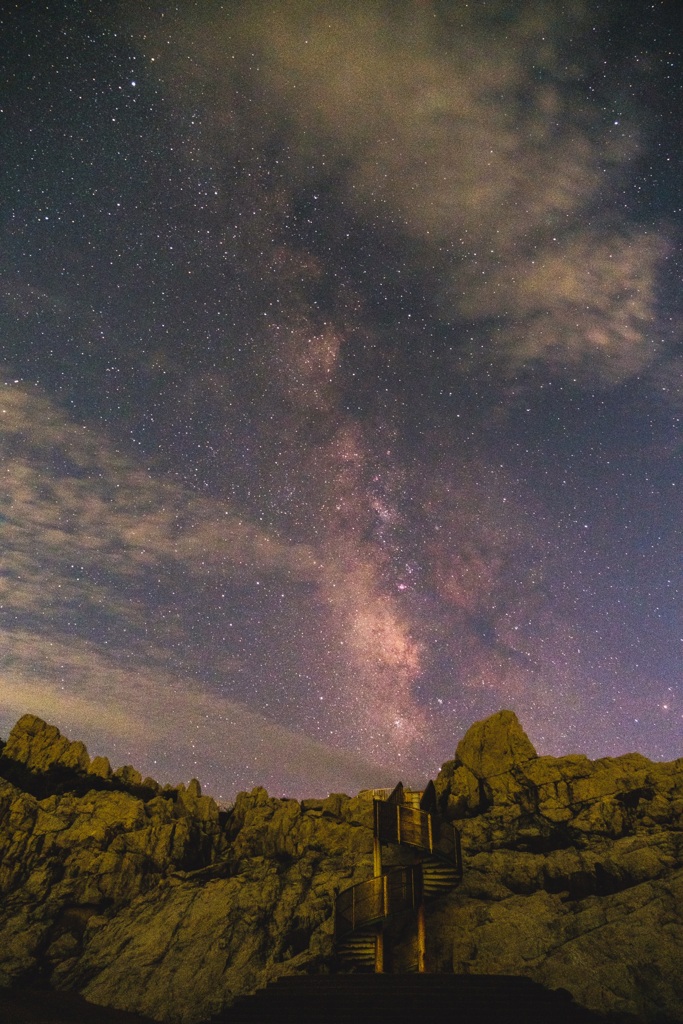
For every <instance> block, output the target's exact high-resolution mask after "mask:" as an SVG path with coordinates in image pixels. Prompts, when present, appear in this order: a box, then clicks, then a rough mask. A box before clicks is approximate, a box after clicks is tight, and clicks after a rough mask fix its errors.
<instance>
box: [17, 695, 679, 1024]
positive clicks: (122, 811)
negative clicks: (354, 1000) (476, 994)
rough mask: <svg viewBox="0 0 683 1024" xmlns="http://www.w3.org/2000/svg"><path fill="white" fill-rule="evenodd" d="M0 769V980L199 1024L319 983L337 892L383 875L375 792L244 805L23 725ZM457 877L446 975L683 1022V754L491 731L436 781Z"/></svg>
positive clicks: (247, 800)
mask: <svg viewBox="0 0 683 1024" xmlns="http://www.w3.org/2000/svg"><path fill="white" fill-rule="evenodd" d="M1 753H2V756H1V757H0V896H1V902H0V972H1V973H0V981H1V982H2V983H4V984H9V983H11V982H13V981H21V980H27V979H29V978H31V977H35V976H36V975H37V974H40V975H42V976H43V977H45V978H48V979H49V981H50V983H51V984H52V985H53V986H55V987H57V988H61V989H65V990H71V991H78V992H80V993H82V994H83V995H85V996H86V998H87V999H89V1000H91V1001H92V1002H95V1003H101V1004H102V1005H109V1006H116V1007H118V1008H121V1009H124V1010H133V1011H136V1012H140V1013H144V1014H147V1015H149V1016H150V1017H153V1018H155V1019H157V1020H162V1021H169V1022H171V1021H173V1022H182V1024H194V1022H198V1021H200V1020H203V1019H205V1018H207V1017H209V1016H210V1015H211V1014H212V1013H214V1012H216V1011H217V1010H219V1009H220V1008H221V1007H222V1006H224V1005H227V1004H229V1003H230V1002H232V1001H233V1000H234V998H236V997H237V996H238V995H241V994H243V993H245V992H249V991H253V990H255V989H256V988H258V987H261V986H263V985H264V984H265V983H267V982H268V981H270V980H274V979H275V978H277V977H280V976H282V975H286V974H292V973H301V972H306V971H314V970H318V969H320V968H321V967H324V965H326V964H328V963H329V958H330V956H331V954H332V952H333V934H332V915H333V906H334V898H335V894H336V893H337V892H338V891H339V890H340V889H341V888H345V887H346V886H348V885H351V884H353V883H355V882H356V881H360V880H362V879H363V878H367V877H369V876H370V875H371V874H372V802H371V799H369V797H368V796H366V795H362V794H361V795H359V796H358V797H354V798H349V797H347V796H344V795H340V794H336V795H332V796H330V797H328V798H327V799H326V800H306V801H303V802H298V801H295V800H276V799H272V798H271V797H269V796H268V794H267V793H266V792H265V790H263V789H255V790H253V791H252V792H251V793H249V794H245V793H243V794H240V795H239V797H238V798H237V801H236V803H235V805H234V807H232V808H231V809H230V810H229V811H219V808H218V807H217V806H216V804H215V803H214V801H213V800H211V799H210V798H208V797H204V796H202V795H201V791H200V788H199V784H198V783H196V782H193V783H191V784H190V786H188V787H187V788H185V787H177V788H173V789H171V788H169V787H165V788H161V787H159V785H158V784H157V783H155V782H154V780H151V779H145V780H142V779H141V778H140V776H139V773H137V772H135V770H134V769H130V768H124V769H123V770H121V769H119V770H117V771H116V772H112V771H111V768H110V766H109V764H108V762H105V759H103V758H95V759H94V760H93V761H91V760H90V758H89V756H88V753H87V751H86V750H85V748H84V747H83V746H82V744H77V743H70V741H68V740H66V739H65V738H64V737H62V736H61V735H60V734H59V732H58V730H56V729H55V728H54V727H51V726H47V725H45V723H43V722H41V721H40V720H39V719H36V718H34V717H33V716H24V718H22V719H21V720H20V721H19V723H17V726H15V728H14V729H13V730H12V733H11V735H10V737H9V739H8V741H7V744H6V746H5V747H4V749H3V750H2V752H1ZM436 789H437V794H438V799H439V803H440V806H441V809H442V812H443V814H444V815H445V816H446V817H447V818H450V819H452V820H454V821H455V822H456V824H457V825H458V828H459V830H460V832H461V836H462V844H463V853H464V860H465V875H464V879H463V883H462V884H461V886H460V887H459V888H458V889H456V890H454V891H453V892H451V894H450V895H448V896H446V897H442V898H440V899H439V900H437V901H435V902H434V903H433V904H432V905H431V906H430V907H429V908H428V911H427V936H428V961H429V965H430V967H431V969H432V970H435V971H437V970H438V971H444V972H452V971H455V972H458V973H507V974H518V975H524V976H526V977H529V978H531V979H533V980H534V981H537V982H541V983H542V984H545V985H547V986H550V987H563V988H566V989H568V990H569V991H570V992H572V994H573V995H574V996H575V998H576V999H577V1000H578V1001H579V1002H581V1003H583V1004H584V1005H585V1006H587V1007H590V1008H591V1009H594V1010H598V1011H609V1010H612V1011H619V1012H626V1013H632V1014H637V1015H639V1016H640V1017H641V1018H642V1019H643V1020H652V1021H654V1020H661V1019H669V1020H672V1021H673V1020H678V1021H683V1009H682V1007H683V980H682V979H683V975H682V974H681V971H680V968H679V966H678V961H679V959H680V956H679V951H680V949H681V948H683V910H682V909H681V908H682V907H683V900H682V899H681V897H682V896H683V871H682V858H683V821H682V817H683V761H676V762H673V763H671V764H656V763H653V762H650V761H648V760H647V759H646V758H644V757H641V756H640V755H637V754H631V755H627V756H625V757H619V758H604V759H601V760H598V761H589V760H588V759H587V758H585V757H582V756H578V755H572V756H567V757H561V758H554V757H539V756H538V755H537V754H536V751H535V750H534V748H533V746H532V745H531V743H530V741H529V740H528V738H527V737H526V735H525V734H524V731H523V730H522V728H521V726H520V724H519V722H518V721H517V719H516V717H515V715H514V714H513V713H512V712H509V711H503V712H500V713H499V714H497V715H494V716H492V717H491V718H489V719H487V720H486V721H485V722H480V723H476V724H475V725H473V726H472V728H471V729H470V730H469V731H468V733H467V734H466V736H465V737H464V738H463V739H462V740H461V742H460V743H459V744H458V747H457V749H456V752H455V757H454V759H453V760H452V761H449V762H447V763H446V764H445V765H444V766H443V769H442V771H441V773H440V774H439V776H438V778H437V779H436Z"/></svg>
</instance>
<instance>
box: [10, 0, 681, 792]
mask: <svg viewBox="0 0 683 1024" xmlns="http://www.w3.org/2000/svg"><path fill="white" fill-rule="evenodd" d="M1 18H2V28H3V38H4V39H6V40H7V41H8V42H7V54H6V61H7V66H8V68H9V69H10V74H9V87H8V89H7V90H6V93H5V97H4V99H3V102H2V109H1V110H0V119H1V122H0V123H2V134H1V138H2V143H0V144H1V145H2V147H3V159H2V163H1V166H2V180H3V187H2V192H1V196H2V198H1V199H0V231H1V232H2V238H3V246H2V255H1V256H0V317H1V318H2V337H3V342H2V350H1V356H0V358H1V359H2V369H3V375H4V376H3V386H2V389H1V391H0V400H1V408H0V444H1V446H2V454H3V459H2V467H3V469H2V472H3V480H4V486H3V489H2V493H3V504H2V506H1V507H0V525H1V526H2V531H3V555H2V575H1V576H0V643H1V648H2V652H3V653H2V656H1V657H0V727H1V728H0V733H1V734H3V735H6V732H7V729H8V728H9V727H10V726H11V724H12V723H13V721H14V720H15V719H16V718H17V717H18V716H19V715H20V714H22V713H23V712H24V711H32V712H34V713H36V714H39V715H41V716H42V717H44V718H47V719H49V720H50V721H52V722H54V723H55V724H57V725H58V726H59V727H60V728H61V729H62V730H63V731H64V732H65V733H66V734H67V735H71V736H73V737H74V738H81V739H84V740H85V741H86V742H87V744H88V746H89V748H90V749H91V752H94V753H106V754H107V755H108V756H109V757H110V758H111V760H112V761H113V762H115V763H124V762H126V763H134V764H135V765H136V766H137V767H138V768H140V770H142V771H143V773H145V774H151V775H153V776H155V777H158V778H160V779H162V780H163V781H166V780H169V781H176V780H178V779H181V778H183V779H187V778H190V777H191V776H197V777H198V778H200V780H201V781H202V783H203V784H204V785H205V786H207V787H208V789H209V791H210V792H213V793H214V794H215V795H217V796H218V797H220V798H221V799H225V800H228V799H231V798H232V797H233V796H234V794H235V793H236V791H237V790H239V789H243V788H249V787H251V786H253V785H257V784H262V785H266V786H267V787H268V788H269V789H270V790H271V791H273V792H275V793H277V794H280V793H285V792H286V793H288V794H289V795H304V794H305V795H310V794H312V793H315V792H327V791H329V790H332V789H347V790H354V789H355V790H357V789H358V788H360V787H361V786H368V785H384V784H392V783H393V782H395V781H396V779H397V778H398V777H403V778H404V781H406V782H416V783H419V782H421V781H424V779H425V778H427V777H429V775H430V774H433V773H434V772H435V771H436V770H438V767H439V765H440V763H441V761H443V760H445V759H446V758H447V757H449V756H451V754H452V749H453V745H454V742H455V741H456V740H457V738H458V737H459V736H460V735H461V734H462V732H463V731H464V729H465V728H466V727H467V726H468V725H469V723H470V722H471V721H473V720H474V719H476V718H480V717H483V716H484V715H486V714H489V713H491V712H493V711H496V710H498V709H500V708H501V707H512V708H514V710H515V711H516V712H517V713H518V715H519V717H520V719H521V720H522V722H523V724H524V725H525V727H526V729H527V730H528V732H529V734H530V736H531V738H532V740H533V741H534V743H535V744H536V746H537V747H538V749H539V750H541V751H542V752H547V753H560V752H566V751H570V750H571V751H583V752H586V753H588V754H589V755H591V756H599V755H606V754H617V753H622V752H624V751H626V750H629V749H639V750H641V751H642V752H643V753H645V754H647V755H649V756H652V757H657V758H661V757H665V758H673V757H676V756H679V755H680V754H681V734H682V725H683V702H682V700H681V667H680V666H681V654H682V645H683V622H682V620H681V576H680V573H681V527H682V526H683V522H682V515H681V497H680V492H681V487H682V486H683V482H682V480H681V472H680V466H681V461H680V460H681V452H682V449H681V412H682V409H683V372H682V371H683V354H682V353H683V350H682V348H681V344H682V334H681V330H680V323H681V302H680V287H679V285H680V271H681V264H680V254H679V243H680V233H681V224H682V220H681V215H682V210H681V201H680V180H681V170H682V169H683V161H682V155H683V154H682V150H681V138H682V137H683V135H682V134H681V132H680V100H681V82H682V81H683V79H682V78H681V75H680V52H679V51H678V49H677V48H676V46H677V44H676V38H677V37H676V35H675V32H674V27H673V24H672V23H671V20H670V14H669V12H668V10H667V8H666V5H660V4H653V5H651V6H650V7H648V9H647V10H645V9H643V8H642V5H638V4H635V3H634V4H626V5H625V6H623V5H620V11H619V12H618V18H617V15H616V12H614V11H613V10H612V9H611V8H610V6H609V5H607V4H599V5H598V6H597V8H596V6H595V5H586V4H584V3H582V2H581V0H573V2H571V3H562V4H560V3H559V2H558V3H554V2H552V3H542V2H540V0H539V2H535V0H534V2H532V3H519V4H511V3H509V2H507V0H505V2H503V0H500V2H498V0H493V2H491V3H487V4H486V5H483V4H478V5H472V4H467V3H465V2H458V3H441V2H438V0H434V2H426V3H420V4H417V3H412V2H408V0H405V2H403V0H401V2H398V3H397V2H392V3H391V4H389V3H383V2H378V3H371V4H368V3H360V2H358V3H356V2H352V3H348V2H346V3H330V4H324V5H321V4H319V3H313V2H309V0H295V2H291V3H289V2H288V3H282V2H279V0H258V2H256V3H253V4H243V3H239V2H236V0H222V2H221V0H207V2H206V3H202V4H201V5H197V4H194V3H191V2H182V0H180V2H178V3H176V4H172V5H169V4H160V3H156V2H149V3H145V4H139V3H125V2H124V3H117V4H113V5H111V7H109V6H108V7H107V10H104V11H103V10H101V9H100V5H94V4H89V3H87V2H85V0H83V2H82V3H78V4H75V5H74V4H65V3H63V2H57V0H53V2H37V0H31V2H29V3H25V4H18V5H14V7H10V8H9V9H8V11H7V12H6V13H4V14H3V15H2V16H1Z"/></svg>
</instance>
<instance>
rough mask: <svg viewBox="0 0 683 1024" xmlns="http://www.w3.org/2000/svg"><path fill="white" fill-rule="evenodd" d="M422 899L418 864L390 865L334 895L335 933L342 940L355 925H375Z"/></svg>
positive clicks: (415, 907) (411, 906) (338, 939)
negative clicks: (384, 869)
mask: <svg viewBox="0 0 683 1024" xmlns="http://www.w3.org/2000/svg"><path fill="white" fill-rule="evenodd" d="M421 902H422V865H421V864H411V865H409V866H407V867H400V868H394V869H393V870H392V871H389V872H388V873H387V874H386V875H381V876H380V877H379V878H369V879H368V880H367V882H359V883H358V884H357V885H352V886H351V887H350V888H349V889H344V891H343V892H340V893H339V896H338V897H337V903H336V907H335V922H334V928H335V935H336V937H337V941H341V940H343V939H345V938H346V937H347V936H348V935H350V934H351V933H352V932H355V931H356V930H357V929H358V928H365V927H368V926H369V925H372V924H377V923H379V922H380V921H383V920H384V919H385V918H387V917H393V916H394V915H395V914H400V913H402V912H403V911H406V910H416V909H417V907H419V906H420V903H421Z"/></svg>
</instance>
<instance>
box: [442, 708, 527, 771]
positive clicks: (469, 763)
mask: <svg viewBox="0 0 683 1024" xmlns="http://www.w3.org/2000/svg"><path fill="white" fill-rule="evenodd" d="M536 756H537V754H536V751H535V750H534V747H533V744H532V743H531V740H530V739H529V737H528V736H527V734H526V733H525V732H524V730H523V729H522V726H521V725H520V724H519V719H518V718H517V715H516V714H515V713H514V711H499V712H498V713H497V714H495V715H491V717H490V718H487V719H485V720H484V721H483V722H475V723H474V725H472V726H471V727H470V728H469V729H468V730H467V732H466V733H465V735H464V737H463V738H462V739H461V740H460V743H458V746H457V749H456V751H455V760H456V763H457V764H459V765H464V766H465V767H466V768H469V770H470V771H471V772H472V774H473V775H475V776H476V778H478V779H488V778H490V777H491V776H494V775H501V774H502V773H503V772H507V771H509V770H510V769H511V768H513V767H514V766H515V765H521V764H524V762H525V761H529V760H530V759H531V758H534V757H536Z"/></svg>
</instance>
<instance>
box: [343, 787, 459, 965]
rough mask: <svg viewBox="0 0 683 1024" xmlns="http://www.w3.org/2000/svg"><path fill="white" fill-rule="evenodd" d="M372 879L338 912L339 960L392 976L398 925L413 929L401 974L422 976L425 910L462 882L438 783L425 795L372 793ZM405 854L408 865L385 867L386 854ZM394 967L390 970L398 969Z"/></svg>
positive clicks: (347, 896)
mask: <svg viewBox="0 0 683 1024" xmlns="http://www.w3.org/2000/svg"><path fill="white" fill-rule="evenodd" d="M373 821H374V877H373V878H369V879H368V880H367V881H365V882H359V883H358V884H357V885H352V886H351V887H350V888H348V889H344V890H343V891H342V892H340V893H339V895H338V896H337V901H336V905H335V943H336V950H337V955H338V957H339V960H340V961H341V962H342V963H343V964H344V965H348V966H351V967H355V968H357V969H361V970H363V969H365V970H369V969H372V970H374V971H375V972H376V973H378V974H381V973H384V972H385V970H387V966H388V957H387V955H386V954H387V952H388V950H387V948H386V946H387V944H386V938H387V936H388V934H389V933H390V931H391V930H392V928H393V930H394V931H395V930H396V925H401V924H402V925H403V926H404V927H405V925H406V922H410V923H411V924H412V923H413V922H414V932H415V942H414V944H413V948H414V950H415V956H414V957H412V958H411V959H409V961H408V962H407V963H404V964H403V965H401V968H400V972H403V971H408V972H410V971H417V972H419V973H424V971H425V969H426V967H425V905H426V904H427V903H429V902H430V901H431V900H433V899H436V898H437V897H439V896H443V895H444V894H445V893H447V892H449V891H450V890H451V889H453V888H454V887H455V886H456V885H457V884H458V883H459V882H460V880H461V878H462V854H461V850H460V836H459V834H458V831H457V829H456V828H455V827H454V826H453V825H452V824H451V823H450V822H446V821H443V820H441V818H440V817H439V815H438V814H437V801H436V791H435V789H434V783H433V782H430V783H429V784H428V786H427V787H426V789H425V790H424V791H423V792H419V793H416V792H409V791H406V790H404V788H403V785H402V784H401V783H400V782H399V784H398V785H397V786H396V788H395V789H394V790H393V791H392V792H390V793H389V792H388V791H386V790H375V791H374V794H373ZM383 847H384V848H389V849H392V848H393V849H394V850H395V849H397V848H399V849H400V848H402V849H403V850H404V851H405V852H406V853H407V854H408V861H409V862H408V863H402V864H395V865H391V866H385V865H383V863H382V860H383V858H382V848H383ZM396 966H397V965H396V962H395V963H394V965H393V969H394V970H396Z"/></svg>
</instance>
